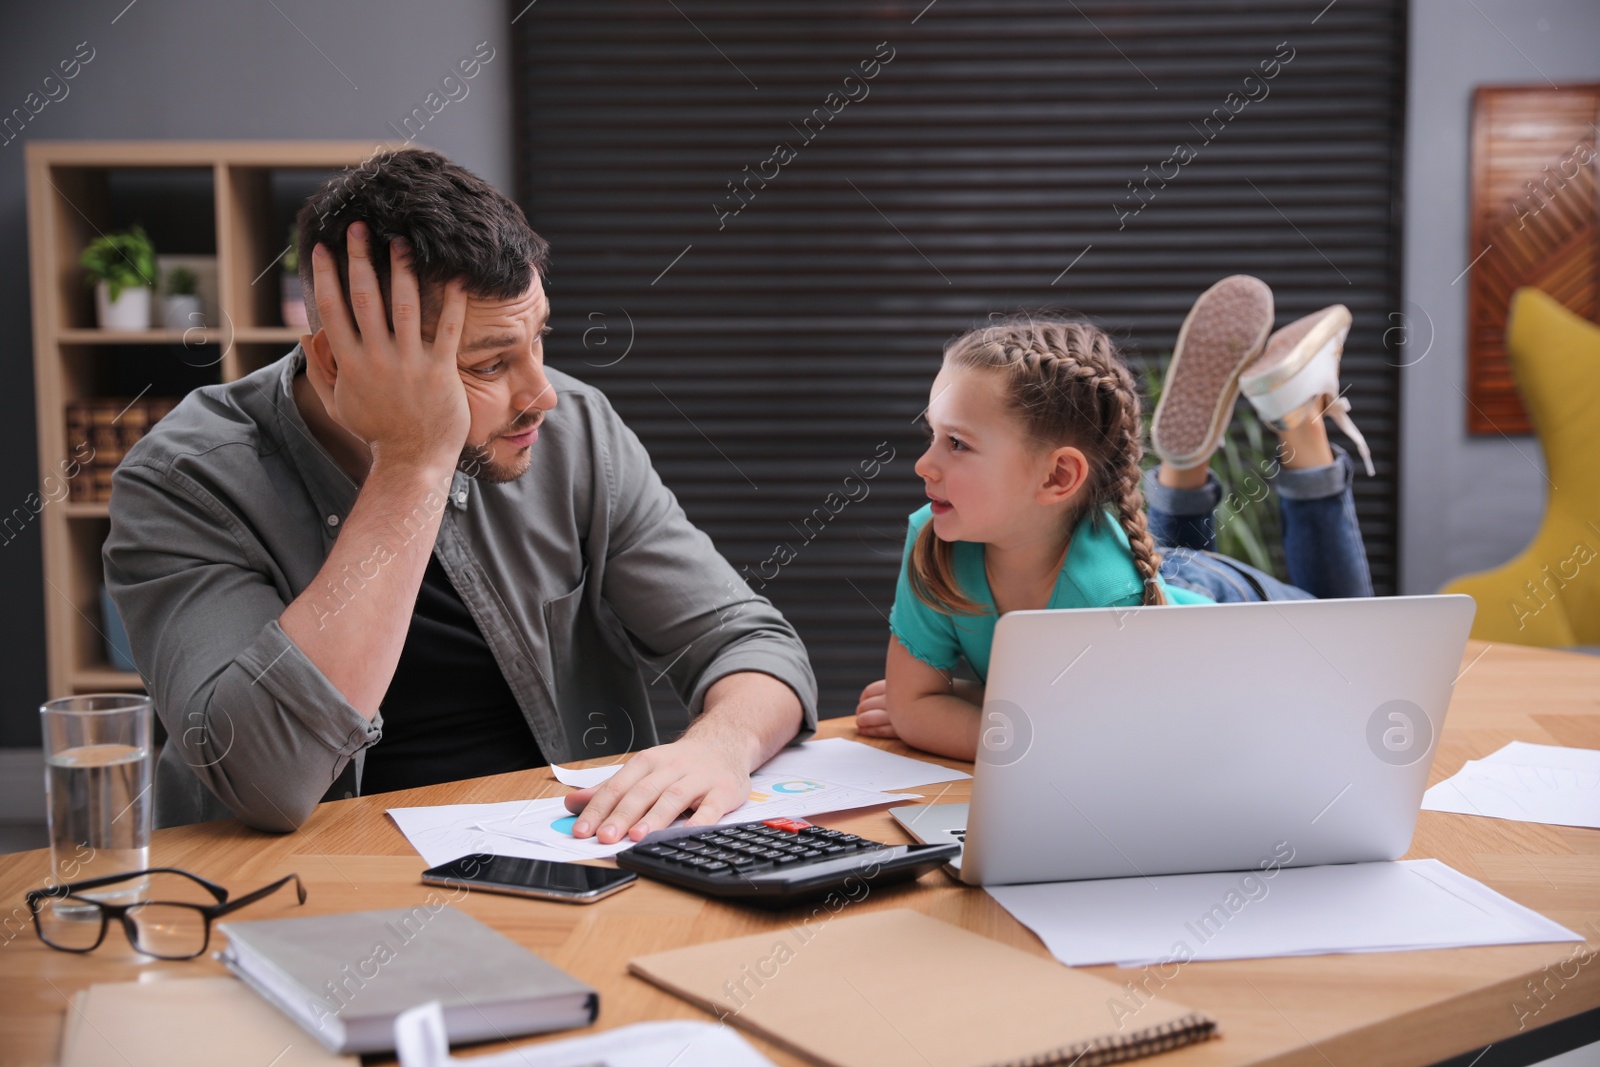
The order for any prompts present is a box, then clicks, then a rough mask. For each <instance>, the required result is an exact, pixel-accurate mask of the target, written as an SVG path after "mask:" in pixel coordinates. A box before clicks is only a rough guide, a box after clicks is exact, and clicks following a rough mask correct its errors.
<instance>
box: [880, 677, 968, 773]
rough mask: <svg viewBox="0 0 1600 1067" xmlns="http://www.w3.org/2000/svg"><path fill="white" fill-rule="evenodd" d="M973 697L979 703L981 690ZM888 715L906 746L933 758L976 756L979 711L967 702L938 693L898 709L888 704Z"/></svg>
mask: <svg viewBox="0 0 1600 1067" xmlns="http://www.w3.org/2000/svg"><path fill="white" fill-rule="evenodd" d="M975 688H976V687H975ZM969 692H970V691H969ZM975 695H976V696H977V697H978V698H979V699H980V700H981V699H982V696H983V692H982V689H981V688H977V692H976V694H975ZM888 711H889V722H890V723H891V724H892V725H893V726H894V732H895V733H896V734H897V735H899V737H900V740H902V741H904V742H905V743H906V744H908V745H912V746H914V747H916V748H920V749H922V750H923V751H925V752H931V753H933V754H934V755H935V756H949V757H951V758H953V759H964V760H970V759H974V758H975V757H976V756H977V753H978V725H979V721H980V719H981V717H982V709H980V708H979V707H978V705H977V704H974V703H972V702H971V701H970V700H965V699H963V698H962V697H960V696H950V695H947V694H943V693H941V694H939V695H937V696H924V697H918V698H917V699H915V700H911V701H909V702H907V703H906V704H905V705H903V706H900V707H896V706H895V703H894V702H893V701H891V702H890V703H889V706H888Z"/></svg>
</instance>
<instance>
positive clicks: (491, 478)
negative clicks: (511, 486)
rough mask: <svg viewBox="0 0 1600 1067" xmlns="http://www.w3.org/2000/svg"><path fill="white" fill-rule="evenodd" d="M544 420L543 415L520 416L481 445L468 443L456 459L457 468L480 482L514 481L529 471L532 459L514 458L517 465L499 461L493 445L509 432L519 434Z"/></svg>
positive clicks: (524, 456)
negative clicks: (494, 453)
mask: <svg viewBox="0 0 1600 1067" xmlns="http://www.w3.org/2000/svg"><path fill="white" fill-rule="evenodd" d="M543 422H544V417H543V416H542V415H535V416H534V417H533V418H531V419H529V418H526V417H524V418H520V419H516V420H515V421H513V422H511V423H510V424H508V425H506V426H503V427H501V428H500V429H499V430H496V431H495V432H494V433H492V434H490V435H489V439H488V440H487V441H485V442H484V443H483V444H481V445H474V444H468V445H466V446H465V447H463V448H462V449H461V458H460V459H458V460H457V461H456V469H457V470H459V471H460V472H461V473H463V474H465V475H467V476H468V477H469V478H475V479H477V480H478V481H480V482H487V483H489V484H491V485H492V484H499V483H501V482H514V481H516V480H517V479H518V478H520V477H522V476H523V475H524V474H526V473H527V472H528V467H529V465H530V459H529V457H528V456H526V455H522V456H519V457H518V458H517V459H515V460H513V463H514V464H515V466H512V465H509V464H505V463H497V462H496V461H495V460H494V459H493V458H491V454H492V447H493V444H494V442H495V441H497V440H499V439H500V438H501V437H504V436H506V435H507V434H518V433H522V432H524V431H526V430H529V429H532V428H533V427H535V426H538V425H541V424H542V423H543Z"/></svg>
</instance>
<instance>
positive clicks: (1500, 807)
mask: <svg viewBox="0 0 1600 1067" xmlns="http://www.w3.org/2000/svg"><path fill="white" fill-rule="evenodd" d="M1422 807H1423V810H1424V811H1450V812H1456V813H1458V814H1461V815H1485V816H1489V817H1491V818H1495V819H1513V820H1515V821H1517V822H1542V823H1554V824H1555V825H1557V826H1589V827H1595V828H1600V750H1595V749H1592V748H1562V747H1560V746H1558V745H1530V744H1528V743H1527V742H1525V741H1513V742H1511V743H1510V744H1509V745H1507V746H1505V747H1504V748H1502V749H1500V750H1499V751H1498V752H1495V753H1493V754H1492V755H1489V756H1486V757H1484V758H1483V759H1481V760H1468V761H1467V763H1466V766H1464V767H1462V768H1461V769H1460V770H1459V771H1457V772H1456V773H1455V774H1453V775H1451V776H1450V777H1449V778H1446V779H1445V780H1444V781H1442V782H1440V783H1439V784H1438V785H1436V786H1434V787H1433V788H1432V789H1430V790H1428V791H1427V792H1426V793H1424V794H1423V796H1422Z"/></svg>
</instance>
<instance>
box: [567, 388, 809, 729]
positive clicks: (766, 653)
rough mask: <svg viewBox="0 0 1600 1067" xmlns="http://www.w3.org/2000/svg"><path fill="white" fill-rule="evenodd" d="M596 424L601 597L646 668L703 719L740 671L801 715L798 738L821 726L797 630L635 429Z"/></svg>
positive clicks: (610, 420) (612, 418) (611, 419)
mask: <svg viewBox="0 0 1600 1067" xmlns="http://www.w3.org/2000/svg"><path fill="white" fill-rule="evenodd" d="M605 415H606V416H608V417H607V418H606V419H605V420H604V421H603V422H602V424H601V426H600V427H598V428H597V429H598V434H597V435H598V437H599V438H600V440H599V441H598V443H599V445H600V446H601V449H602V452H601V456H602V459H603V462H604V464H605V472H604V473H605V478H606V483H607V497H608V499H607V511H608V513H609V522H608V531H607V551H606V559H605V576H604V580H603V586H602V590H601V594H602V596H603V597H604V599H605V600H606V602H607V604H609V605H610V606H611V608H612V610H613V611H615V612H616V613H617V616H618V617H619V618H620V619H621V621H622V624H623V625H624V626H625V627H626V628H627V630H628V633H629V636H630V637H631V638H632V639H633V641H634V644H635V647H636V648H637V649H638V651H639V652H640V654H641V655H642V656H643V657H644V658H645V659H646V661H647V662H649V663H652V664H655V665H656V669H657V670H658V671H660V672H662V673H664V674H665V675H666V677H667V678H668V679H669V680H670V681H671V683H672V685H673V688H674V689H675V690H676V691H677V693H678V695H679V697H680V698H681V699H682V700H683V701H684V703H685V704H686V705H687V707H688V709H689V714H690V716H691V717H694V716H698V715H699V714H700V712H701V710H702V708H703V706H704V702H705V695H706V691H707V690H708V689H710V688H711V686H712V685H713V684H715V683H716V682H717V681H718V680H719V679H721V678H725V677H727V676H728V675H730V674H735V673H738V672H741V671H758V672H760V673H762V674H768V675H771V676H772V677H774V678H776V679H778V680H779V681H781V682H783V683H784V684H786V685H787V686H788V687H789V688H790V689H792V690H794V693H795V696H797V697H798V698H799V699H800V705H801V707H802V709H803V715H802V720H801V724H800V730H799V732H798V734H797V735H796V736H795V738H794V740H795V741H804V740H806V739H807V738H809V737H811V736H812V735H813V734H814V733H815V732H816V728H817V681H816V676H815V675H814V674H813V673H812V670H811V662H810V659H809V657H808V656H807V655H806V649H805V644H804V643H803V642H802V641H801V640H800V635H799V634H798V633H796V632H795V629H794V627H793V626H792V625H791V624H790V623H789V621H788V620H787V619H785V618H784V617H783V615H782V613H780V612H779V611H778V609H777V608H776V607H774V606H773V604H772V602H771V601H769V600H768V599H766V598H765V597H763V596H760V595H758V594H757V593H755V592H754V591H753V590H752V589H751V588H750V586H749V584H748V583H746V582H745V580H744V579H743V578H742V577H741V576H740V575H739V573H738V572H737V571H735V570H734V569H733V567H732V565H731V564H729V563H728V561H727V560H726V559H724V558H723V557H722V554H721V553H719V552H718V551H717V549H716V546H715V545H713V544H712V542H711V538H709V537H707V536H706V534H705V533H704V532H703V531H701V530H700V529H699V528H697V527H696V526H695V525H694V524H693V523H691V522H690V521H689V518H688V516H687V515H685V514H684V512H683V508H682V507H681V506H680V505H679V504H678V500H677V498H676V497H675V496H674V495H673V494H672V491H671V490H670V489H668V488H667V487H666V486H665V485H664V484H663V483H662V481H661V478H660V477H659V476H658V475H657V474H656V471H655V468H654V467H653V466H652V465H651V462H650V456H649V454H648V453H647V452H646V451H645V448H644V446H643V445H642V444H641V443H640V442H639V439H638V438H637V437H636V436H635V435H634V433H633V431H632V430H630V429H628V427H627V426H626V425H624V424H623V422H622V420H621V419H620V418H619V417H617V416H616V414H615V413H614V412H612V411H611V410H610V408H609V406H607V407H606V409H605Z"/></svg>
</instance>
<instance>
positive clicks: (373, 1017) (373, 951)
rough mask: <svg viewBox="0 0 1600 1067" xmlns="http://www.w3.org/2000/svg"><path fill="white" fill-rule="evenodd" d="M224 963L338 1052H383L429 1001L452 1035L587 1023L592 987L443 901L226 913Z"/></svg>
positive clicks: (512, 1033)
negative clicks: (274, 914)
mask: <svg viewBox="0 0 1600 1067" xmlns="http://www.w3.org/2000/svg"><path fill="white" fill-rule="evenodd" d="M219 929H221V930H222V931H223V932H224V933H226V934H227V935H228V947H227V948H226V949H225V950H224V951H223V953H222V962H223V963H225V964H227V965H228V968H229V969H230V970H232V971H233V972H234V973H235V974H237V975H238V976H239V977H240V978H242V979H244V980H245V981H246V982H248V983H249V984H250V986H251V988H253V989H254V990H255V991H256V992H257V993H260V994H261V995H262V996H263V997H265V998H266V999H267V1000H268V1001H270V1002H272V1003H273V1004H275V1005H276V1006H277V1007H278V1008H279V1010H281V1011H282V1012H284V1014H286V1015H288V1016H289V1017H290V1018H292V1019H294V1020H295V1021H296V1022H298V1023H299V1024H300V1025H301V1026H303V1027H305V1028H306V1030H307V1031H309V1032H310V1033H311V1034H312V1035H313V1036H314V1037H316V1038H317V1040H319V1041H321V1042H322V1043H323V1044H324V1045H326V1046H327V1047H328V1048H330V1049H333V1050H334V1051H336V1052H389V1051H392V1050H393V1049H394V1020H395V1017H396V1016H398V1015H399V1014H400V1013H401V1012H403V1011H405V1010H406V1009H407V1008H412V1007H416V1006H417V1005H418V1004H425V1003H427V1002H428V1001H430V1000H437V1001H438V1002H439V1003H440V1005H441V1006H442V1007H443V1009H444V1022H445V1030H446V1032H447V1033H448V1034H449V1039H450V1042H451V1044H456V1043H458V1042H462V1041H484V1040H488V1039H490V1038H503V1037H516V1036H518V1035H521V1034H535V1033H542V1032H544V1031H547V1030H565V1029H568V1028H570V1027H574V1026H587V1025H589V1024H590V1023H592V1022H594V1019H595V1016H596V1014H598V1013H599V1010H600V998H599V995H598V994H597V993H596V992H595V991H594V990H593V989H591V988H590V987H589V986H587V985H584V984H583V983H582V982H580V981H578V980H577V979H576V978H573V977H572V976H570V975H568V974H567V973H566V972H564V971H562V970H560V969H559V968H557V967H555V966H553V965H551V964H549V963H546V962H545V961H544V960H542V959H540V958H539V957H538V956H536V955H534V954H533V953H532V952H529V951H528V950H527V949H525V948H523V947H522V946H521V945H519V944H517V943H516V942H514V941H511V940H508V939H507V938H505V937H502V936H501V935H499V934H497V933H495V932H494V931H493V930H491V929H490V928H489V927H487V926H485V925H483V923H480V922H479V921H478V920H476V919H474V918H472V916H470V915H467V914H465V913H463V912H459V911H457V910H456V909H455V908H452V907H449V906H447V905H438V906H430V905H419V906H417V907H415V908H400V909H396V910H393V911H361V912H349V913H346V914H343V915H315V916H311V917H309V918H302V919H266V920H262V921H258V922H233V923H223V924H222V925H221V926H220V927H219Z"/></svg>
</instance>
